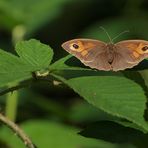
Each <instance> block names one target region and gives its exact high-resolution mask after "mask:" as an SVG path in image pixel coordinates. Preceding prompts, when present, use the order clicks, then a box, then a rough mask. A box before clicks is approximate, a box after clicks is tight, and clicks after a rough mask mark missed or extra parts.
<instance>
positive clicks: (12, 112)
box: [6, 91, 18, 122]
mask: <svg viewBox="0 0 148 148" xmlns="http://www.w3.org/2000/svg"><path fill="white" fill-rule="evenodd" d="M17 104H18V91H15V92H13V93H11V92H10V93H8V94H7V100H6V116H7V118H9V119H10V120H11V121H13V122H15V119H16V112H17Z"/></svg>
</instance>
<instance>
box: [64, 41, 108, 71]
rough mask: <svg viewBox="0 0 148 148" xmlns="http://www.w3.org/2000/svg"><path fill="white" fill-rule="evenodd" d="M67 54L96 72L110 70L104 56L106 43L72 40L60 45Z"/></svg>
mask: <svg viewBox="0 0 148 148" xmlns="http://www.w3.org/2000/svg"><path fill="white" fill-rule="evenodd" d="M62 47H63V48H64V49H65V50H66V51H68V52H69V53H71V54H73V55H74V56H76V57H77V58H78V59H79V60H80V61H81V62H82V63H84V64H85V65H86V66H89V67H91V68H96V69H98V70H106V71H108V70H111V65H110V64H109V63H108V59H107V56H106V52H107V49H106V43H104V42H101V41H98V40H90V39H74V40H70V41H68V42H65V43H64V44H62Z"/></svg>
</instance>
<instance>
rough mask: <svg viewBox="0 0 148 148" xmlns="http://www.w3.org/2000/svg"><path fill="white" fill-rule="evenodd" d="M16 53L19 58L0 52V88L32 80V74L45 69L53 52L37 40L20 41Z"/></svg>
mask: <svg viewBox="0 0 148 148" xmlns="http://www.w3.org/2000/svg"><path fill="white" fill-rule="evenodd" d="M16 51H17V53H18V54H19V56H20V57H17V56H15V55H13V54H11V53H8V52H5V51H3V50H0V87H2V86H5V85H9V84H12V83H16V82H19V81H22V80H26V79H29V78H32V72H35V71H38V70H42V69H47V68H48V67H49V64H50V62H51V60H52V56H53V51H52V50H51V48H50V47H49V46H47V45H44V44H42V43H40V42H39V41H37V40H29V41H22V42H20V43H18V44H17V46H16Z"/></svg>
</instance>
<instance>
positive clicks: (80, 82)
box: [0, 0, 148, 148]
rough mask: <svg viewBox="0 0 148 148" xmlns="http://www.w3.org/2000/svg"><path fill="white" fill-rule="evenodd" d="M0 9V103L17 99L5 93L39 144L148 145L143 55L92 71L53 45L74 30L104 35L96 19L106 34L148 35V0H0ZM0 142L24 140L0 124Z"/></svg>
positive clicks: (17, 144)
mask: <svg viewBox="0 0 148 148" xmlns="http://www.w3.org/2000/svg"><path fill="white" fill-rule="evenodd" d="M123 6H124V7H123ZM0 12H1V14H0V28H1V30H2V31H1V30H0V33H1V32H2V39H1V40H0V46H1V48H2V49H0V88H1V91H0V94H1V95H2V96H1V98H0V104H1V108H2V110H3V109H4V108H5V107H6V112H7V108H9V107H8V104H5V102H6V101H5V100H7V99H8V96H9V97H10V98H9V99H11V101H13V100H15V99H16V98H17V99H18V104H17V103H16V102H17V101H16V102H15V101H14V102H15V103H14V102H13V103H14V104H13V103H11V102H9V101H10V100H9V99H8V102H9V103H10V107H12V108H13V107H17V109H16V108H15V110H18V111H17V113H14V114H16V115H17V118H16V119H17V122H18V123H19V124H20V126H21V128H22V129H23V130H24V131H25V132H26V133H27V134H28V136H29V137H31V139H32V140H33V142H34V143H35V144H36V145H37V146H38V147H39V148H40V147H41V148H46V147H55V148H75V147H84V148H119V147H120V148H122V147H123V148H124V147H127V148H147V147H148V143H147V138H148V135H147V133H148V123H147V117H148V109H147V108H148V106H147V104H148V103H147V97H148V93H147V92H148V70H147V69H148V61H147V60H144V61H143V62H142V63H140V64H139V65H138V66H136V67H134V68H132V69H128V70H125V71H119V72H104V71H96V70H94V69H90V68H88V67H84V65H82V64H81V63H79V62H78V60H76V58H74V57H73V56H71V55H68V56H64V57H63V55H65V53H64V51H63V50H62V49H61V47H59V46H60V45H61V43H62V42H64V41H65V40H69V39H71V38H76V37H87V38H95V39H99V40H103V41H108V38H107V36H106V34H105V33H104V32H103V31H101V30H100V29H99V26H103V27H104V28H106V29H107V31H108V33H109V34H110V35H111V38H113V37H115V36H117V35H118V34H120V32H122V31H124V30H129V31H130V32H129V33H126V34H124V35H122V36H119V37H118V38H117V39H116V40H115V41H119V40H125V39H131V38H132V39H133V38H140V39H145V40H147V37H148V36H147V32H146V30H147V26H148V20H147V16H148V13H147V1H140V0H139V1H138V0H137V1H134V2H133V1H132V0H127V1H126V2H123V1H112V2H111V1H109V0H100V1H98V0H93V1H89V0H82V1H78V0H77V1H68V0H50V1H48V0H43V1H40V0H37V1H35V0H31V1H30V0H27V1H19V0H12V1H5V0H1V1H0ZM90 12H91V13H90ZM3 32H4V33H3ZM10 36H11V37H10ZM0 37H1V35H0ZM10 38H11V39H10ZM31 38H36V39H31ZM24 39H25V41H20V40H24ZM37 39H38V40H37ZM39 40H41V42H40V41H39ZM17 41H19V42H17ZM16 42H17V43H16ZM15 43H16V45H15V47H14V49H15V50H13V51H12V50H11V49H12V48H13V45H14V44H15ZM48 44H50V46H48ZM4 48H5V49H7V50H9V51H11V52H8V51H5V50H3V49H4ZM61 57H62V58H61ZM28 86H29V88H27V87H28ZM22 87H25V89H21V88H22ZM19 89H20V90H19ZM13 91H16V93H17V94H15V93H14V94H13V93H12V94H10V92H13ZM6 93H9V95H7V94H6ZM3 94H6V95H3ZM13 95H15V96H13ZM12 99H13V100H12ZM12 108H9V111H10V112H13V111H14V110H13V109H12ZM14 119H15V118H14ZM1 145H2V146H3V147H6V148H7V147H8V148H21V147H22V148H23V147H24V145H23V143H22V142H21V141H20V140H19V139H18V138H17V137H16V136H15V135H14V134H13V133H12V132H11V131H10V130H9V129H7V128H6V127H4V126H1V127H0V147H1Z"/></svg>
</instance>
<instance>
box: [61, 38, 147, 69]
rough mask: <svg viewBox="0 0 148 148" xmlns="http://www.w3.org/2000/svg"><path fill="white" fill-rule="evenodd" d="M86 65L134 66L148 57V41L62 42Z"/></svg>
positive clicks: (105, 66) (111, 67)
mask: <svg viewBox="0 0 148 148" xmlns="http://www.w3.org/2000/svg"><path fill="white" fill-rule="evenodd" d="M62 47H63V48H64V49H65V50H66V51H68V52H69V53H71V54H73V55H74V56H76V57H77V58H78V59H79V60H80V61H81V62H82V63H83V64H84V65H86V66H89V67H91V68H95V69H98V70H104V71H109V70H112V71H118V70H124V69H126V68H132V67H133V66H135V65H137V64H138V63H139V62H141V61H142V60H143V59H145V58H148V41H145V40H125V41H121V42H118V43H116V44H114V43H113V42H112V40H111V42H110V43H105V42H102V41H99V40H92V39H73V40H70V41H67V42H65V43H63V44H62Z"/></svg>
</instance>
